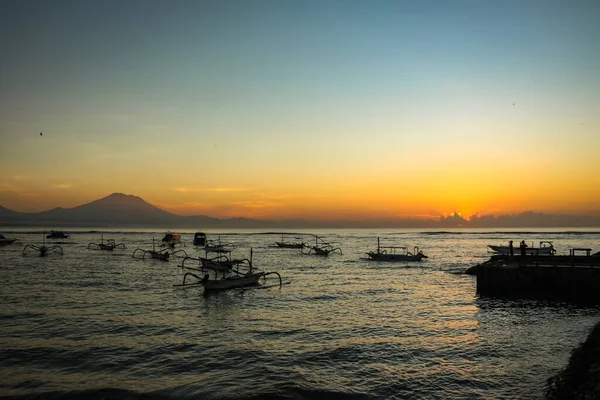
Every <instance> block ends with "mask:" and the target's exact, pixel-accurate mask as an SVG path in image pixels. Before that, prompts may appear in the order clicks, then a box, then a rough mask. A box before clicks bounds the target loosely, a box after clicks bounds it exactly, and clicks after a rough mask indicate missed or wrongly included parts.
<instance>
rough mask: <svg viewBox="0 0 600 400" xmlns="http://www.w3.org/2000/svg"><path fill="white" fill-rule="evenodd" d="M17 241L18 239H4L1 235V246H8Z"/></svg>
mask: <svg viewBox="0 0 600 400" xmlns="http://www.w3.org/2000/svg"><path fill="white" fill-rule="evenodd" d="M16 241H17V239H16V238H12V239H9V238H7V237H4V235H3V234H1V233H0V246H8V245H9V244H13V243H14V242H16Z"/></svg>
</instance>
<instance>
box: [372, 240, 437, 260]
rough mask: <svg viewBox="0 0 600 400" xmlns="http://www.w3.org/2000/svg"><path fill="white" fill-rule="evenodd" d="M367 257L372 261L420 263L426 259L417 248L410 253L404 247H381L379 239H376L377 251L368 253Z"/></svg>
mask: <svg viewBox="0 0 600 400" xmlns="http://www.w3.org/2000/svg"><path fill="white" fill-rule="evenodd" d="M367 255H368V256H369V259H370V260H373V261H421V260H422V259H424V258H427V256H426V255H425V254H423V252H422V251H420V250H419V248H418V247H417V246H415V247H414V248H413V252H412V253H411V252H410V251H408V247H404V246H381V245H380V244H379V238H377V251H369V252H368V253H367Z"/></svg>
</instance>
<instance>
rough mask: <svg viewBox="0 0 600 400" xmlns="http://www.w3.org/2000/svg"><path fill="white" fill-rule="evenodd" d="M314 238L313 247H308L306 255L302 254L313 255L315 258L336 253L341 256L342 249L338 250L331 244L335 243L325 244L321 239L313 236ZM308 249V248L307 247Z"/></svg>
mask: <svg viewBox="0 0 600 400" xmlns="http://www.w3.org/2000/svg"><path fill="white" fill-rule="evenodd" d="M314 236H315V244H314V246H310V249H309V250H308V253H304V252H303V254H313V255H316V256H323V257H327V256H328V255H329V254H331V253H334V252H337V253H339V254H342V249H340V248H339V247H334V246H333V243H335V242H325V241H324V240H323V239H322V238H321V237H319V236H317V235H314ZM307 247H309V246H307Z"/></svg>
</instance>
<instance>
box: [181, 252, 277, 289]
mask: <svg viewBox="0 0 600 400" xmlns="http://www.w3.org/2000/svg"><path fill="white" fill-rule="evenodd" d="M252 254H253V251H252V249H250V258H249V259H248V258H245V259H243V260H237V261H236V268H235V269H233V268H226V269H222V268H221V267H218V268H214V267H212V266H210V265H205V264H204V263H202V268H190V267H184V268H185V269H187V270H190V271H195V272H199V273H201V275H197V274H196V273H194V272H186V273H185V274H184V275H183V283H182V284H181V285H176V286H192V285H202V286H204V291H205V292H210V291H218V290H226V289H236V288H246V287H256V286H259V285H260V284H259V280H260V279H261V278H263V279H264V278H266V277H267V276H268V275H277V277H278V278H279V286H281V285H282V281H281V276H280V275H279V273H277V272H263V271H254V269H253V268H252ZM184 261H185V260H184ZM182 267H183V264H182ZM211 275H212V276H211ZM188 277H190V278H195V279H196V282H194V283H186V278H188Z"/></svg>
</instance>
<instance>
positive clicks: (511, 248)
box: [508, 240, 514, 257]
mask: <svg viewBox="0 0 600 400" xmlns="http://www.w3.org/2000/svg"><path fill="white" fill-rule="evenodd" d="M513 252H514V249H513V241H512V240H509V241H508V255H509V256H511V257H512V256H513Z"/></svg>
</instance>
